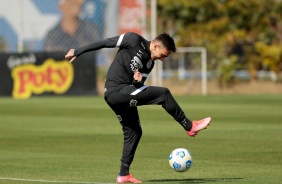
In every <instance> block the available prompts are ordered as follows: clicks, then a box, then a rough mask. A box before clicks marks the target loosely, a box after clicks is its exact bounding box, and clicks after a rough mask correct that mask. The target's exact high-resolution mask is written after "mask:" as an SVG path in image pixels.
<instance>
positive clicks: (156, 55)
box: [151, 44, 171, 61]
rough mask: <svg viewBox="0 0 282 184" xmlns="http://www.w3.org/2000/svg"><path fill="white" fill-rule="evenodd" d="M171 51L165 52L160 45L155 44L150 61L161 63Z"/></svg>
mask: <svg viewBox="0 0 282 184" xmlns="http://www.w3.org/2000/svg"><path fill="white" fill-rule="evenodd" d="M170 53H171V51H169V50H167V49H166V48H165V47H164V46H163V45H162V44H156V45H154V47H153V50H152V51H151V59H152V60H153V61H155V60H161V61H163V60H164V59H165V58H166V57H168V56H169V55H170Z"/></svg>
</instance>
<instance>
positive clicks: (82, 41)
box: [44, 0, 99, 52]
mask: <svg viewBox="0 0 282 184" xmlns="http://www.w3.org/2000/svg"><path fill="white" fill-rule="evenodd" d="M84 2H85V0H59V1H58V4H59V9H60V11H61V14H62V16H61V20H60V21H59V23H58V24H57V25H56V26H55V27H54V28H52V29H51V30H50V31H49V32H48V33H47V36H46V37H45V42H44V47H45V51H48V52H52V51H62V52H66V51H67V50H66V48H74V47H80V46H83V45H86V44H89V43H90V42H89V40H97V39H99V34H98V31H97V27H96V26H95V25H94V24H93V23H91V22H87V21H84V20H81V19H80V18H79V15H80V13H81V9H82V6H83V3H84Z"/></svg>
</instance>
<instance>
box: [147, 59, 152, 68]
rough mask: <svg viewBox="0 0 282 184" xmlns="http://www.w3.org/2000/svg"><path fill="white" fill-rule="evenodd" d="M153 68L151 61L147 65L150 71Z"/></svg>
mask: <svg viewBox="0 0 282 184" xmlns="http://www.w3.org/2000/svg"><path fill="white" fill-rule="evenodd" d="M151 66H152V60H150V61H149V62H148V63H147V68H148V69H149V68H151Z"/></svg>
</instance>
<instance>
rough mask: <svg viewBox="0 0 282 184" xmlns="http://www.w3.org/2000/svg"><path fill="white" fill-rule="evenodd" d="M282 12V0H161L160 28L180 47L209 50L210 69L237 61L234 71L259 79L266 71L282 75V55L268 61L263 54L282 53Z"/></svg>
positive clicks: (159, 11) (159, 3)
mask: <svg viewBox="0 0 282 184" xmlns="http://www.w3.org/2000/svg"><path fill="white" fill-rule="evenodd" d="M281 12H282V1H281V0H256V1H254V0H199V1H192V0H190V1H187V0H178V1H174V0H158V16H159V22H158V24H159V25H158V27H159V28H160V30H159V31H160V32H163V31H167V30H169V31H170V32H171V33H174V34H175V36H176V37H177V38H179V39H178V41H177V44H178V46H204V47H206V48H207V50H208V56H209V68H210V69H218V67H219V66H221V65H220V63H221V62H223V61H226V60H231V58H232V62H234V58H237V59H236V64H234V65H233V66H234V67H235V68H234V69H244V70H249V71H250V74H251V75H252V76H253V79H255V77H256V71H257V70H260V69H262V68H264V69H268V70H274V71H275V72H276V73H277V74H278V73H280V72H281V65H282V57H281V55H280V57H278V56H273V57H271V58H276V59H275V60H274V59H268V60H267V62H266V60H265V57H266V56H265V54H263V53H265V52H267V51H266V50H269V49H270V50H273V49H274V48H275V49H274V50H275V52H273V53H274V54H276V55H279V53H280V54H281V53H282V50H281V49H282V47H281V45H282V21H281V18H282V17H281ZM168 23H169V24H168ZM257 43H262V44H264V47H263V49H264V50H265V51H264V52H263V51H262V47H260V46H258V44H257ZM233 56H236V57H233ZM268 58H270V57H268ZM265 63H267V64H265ZM270 66H271V67H270Z"/></svg>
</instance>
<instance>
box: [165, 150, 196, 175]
mask: <svg viewBox="0 0 282 184" xmlns="http://www.w3.org/2000/svg"><path fill="white" fill-rule="evenodd" d="M168 161H169V165H170V167H171V168H172V169H173V170H174V171H177V172H185V171H188V169H190V167H191V165H192V155H191V153H190V152H189V151H188V150H187V149H185V148H177V149H175V150H173V151H172V152H171V153H170V155H169V158H168Z"/></svg>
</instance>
